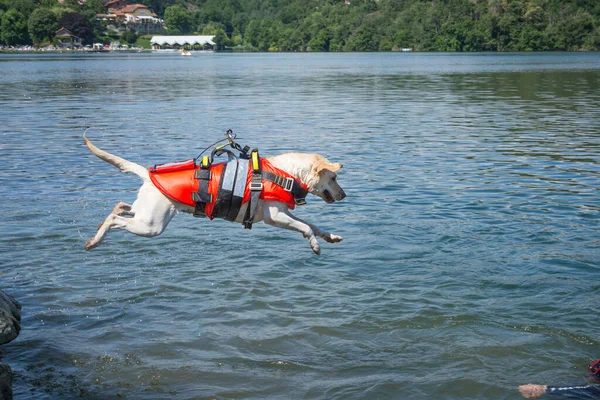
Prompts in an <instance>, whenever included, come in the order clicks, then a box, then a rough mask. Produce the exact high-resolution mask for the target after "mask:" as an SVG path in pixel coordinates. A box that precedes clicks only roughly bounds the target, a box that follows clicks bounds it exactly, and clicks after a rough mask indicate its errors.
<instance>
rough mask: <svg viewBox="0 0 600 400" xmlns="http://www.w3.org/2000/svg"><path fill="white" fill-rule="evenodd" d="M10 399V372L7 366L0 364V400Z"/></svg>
mask: <svg viewBox="0 0 600 400" xmlns="http://www.w3.org/2000/svg"><path fill="white" fill-rule="evenodd" d="M12 398H13V397H12V371H11V370H10V367H9V366H8V365H6V364H3V363H0V400H11V399H12Z"/></svg>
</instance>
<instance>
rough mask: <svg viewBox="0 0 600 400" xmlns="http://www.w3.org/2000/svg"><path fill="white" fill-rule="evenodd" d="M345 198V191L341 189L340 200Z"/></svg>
mask: <svg viewBox="0 0 600 400" xmlns="http://www.w3.org/2000/svg"><path fill="white" fill-rule="evenodd" d="M345 198H346V192H344V191H343V190H342V192H341V193H340V200H344V199H345Z"/></svg>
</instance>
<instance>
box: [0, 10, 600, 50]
mask: <svg viewBox="0 0 600 400" xmlns="http://www.w3.org/2000/svg"><path fill="white" fill-rule="evenodd" d="M126 2H127V3H131V4H133V3H135V1H133V0H132V1H126ZM139 4H144V5H145V6H147V7H148V8H149V9H150V10H151V11H152V12H153V13H154V15H155V16H156V18H159V19H162V20H164V24H163V27H162V31H161V32H158V33H155V34H166V35H214V36H215V38H214V41H215V42H216V43H217V48H218V49H232V50H244V51H318V52H341V51H402V50H403V49H404V50H408V49H411V50H413V51H447V52H471V51H502V52H504V51H599V50H600V1H598V0H428V1H423V0H378V1H375V0H139ZM106 12H107V6H106V5H105V1H104V0H78V1H77V0H64V1H62V2H58V1H57V0H0V47H3V48H8V47H10V46H23V45H30V46H34V47H35V48H41V47H48V46H52V45H53V44H56V43H57V40H59V39H60V38H58V37H57V32H61V29H62V28H65V29H67V30H68V32H71V33H72V34H73V35H74V36H76V37H77V38H78V40H80V41H81V44H82V45H92V44H93V43H102V44H109V43H111V42H115V41H119V42H121V43H124V44H129V45H130V46H139V47H144V48H149V47H150V38H151V36H152V35H148V34H147V32H146V34H144V32H141V31H139V29H137V30H136V29H131V28H130V27H128V26H127V25H124V26H121V27H115V26H112V25H111V23H110V21H107V20H106V19H105V18H104V19H103V18H101V17H99V15H105V14H103V13H106ZM159 28H160V27H159ZM62 32H64V30H62Z"/></svg>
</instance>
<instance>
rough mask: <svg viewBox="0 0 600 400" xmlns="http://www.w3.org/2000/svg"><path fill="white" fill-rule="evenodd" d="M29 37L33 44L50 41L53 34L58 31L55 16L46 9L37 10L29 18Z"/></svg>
mask: <svg viewBox="0 0 600 400" xmlns="http://www.w3.org/2000/svg"><path fill="white" fill-rule="evenodd" d="M27 25H28V28H29V36H30V37H31V40H33V42H34V43H40V42H43V41H52V39H53V38H54V33H55V32H56V31H57V30H58V28H59V26H58V19H57V18H56V14H54V13H53V12H52V11H50V10H48V9H47V8H38V9H37V10H35V11H34V12H33V13H32V14H31V16H30V17H29V22H28V24H27Z"/></svg>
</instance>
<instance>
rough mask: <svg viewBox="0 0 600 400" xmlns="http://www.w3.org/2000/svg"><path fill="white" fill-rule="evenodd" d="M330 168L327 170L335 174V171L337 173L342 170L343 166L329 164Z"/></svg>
mask: <svg viewBox="0 0 600 400" xmlns="http://www.w3.org/2000/svg"><path fill="white" fill-rule="evenodd" d="M330 167H331V168H329V169H330V170H331V171H333V172H337V171H339V170H340V169H342V167H343V165H342V164H340V163H337V162H336V163H333V164H330Z"/></svg>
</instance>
